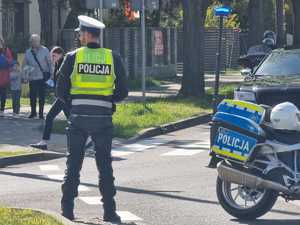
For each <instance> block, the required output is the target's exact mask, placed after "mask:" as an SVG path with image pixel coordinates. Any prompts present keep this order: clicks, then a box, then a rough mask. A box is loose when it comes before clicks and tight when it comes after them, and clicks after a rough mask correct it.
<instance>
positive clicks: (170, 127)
mask: <svg viewBox="0 0 300 225" xmlns="http://www.w3.org/2000/svg"><path fill="white" fill-rule="evenodd" d="M211 116H212V115H211V114H205V115H200V116H194V117H190V118H188V119H184V120H179V121H176V122H173V123H169V124H164V125H161V126H158V127H151V128H148V129H145V130H142V131H140V132H139V133H138V134H137V135H136V136H134V137H132V138H129V139H128V140H127V141H126V143H132V142H135V141H139V140H141V139H145V138H150V137H154V136H158V135H162V134H167V133H171V132H174V131H177V130H181V129H185V128H189V127H193V126H196V125H200V124H204V123H208V122H209V121H210V120H211Z"/></svg>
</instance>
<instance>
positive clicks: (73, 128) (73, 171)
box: [62, 114, 116, 213]
mask: <svg viewBox="0 0 300 225" xmlns="http://www.w3.org/2000/svg"><path fill="white" fill-rule="evenodd" d="M67 133H68V155H67V169H66V171H65V177H64V183H63V185H62V192H63V197H62V204H64V203H68V202H73V200H74V198H75V197H77V196H78V186H79V183H80V175H79V173H80V170H81V167H82V163H83V159H84V153H85V143H86V140H87V138H88V136H91V138H92V140H93V142H94V146H95V152H96V155H95V158H96V164H97V168H98V172H99V190H100V193H101V195H102V202H103V207H104V211H105V212H107V213H109V212H114V211H115V210H116V205H115V201H114V196H115V194H116V189H115V185H114V177H113V169H112V157H111V147H112V133H113V124H112V117H111V116H105V115H104V116H86V115H74V114H71V116H70V118H69V126H68V132H67Z"/></svg>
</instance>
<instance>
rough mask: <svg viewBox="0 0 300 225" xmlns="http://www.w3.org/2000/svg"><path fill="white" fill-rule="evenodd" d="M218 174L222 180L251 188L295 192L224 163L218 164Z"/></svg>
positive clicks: (286, 192)
mask: <svg viewBox="0 0 300 225" xmlns="http://www.w3.org/2000/svg"><path fill="white" fill-rule="evenodd" d="M217 171H218V174H219V176H220V178H221V179H222V180H225V181H228V182H231V183H235V184H239V185H244V186H246V187H249V188H253V189H255V188H262V189H272V190H275V191H278V192H282V193H285V194H295V193H293V192H292V191H291V190H290V189H289V188H287V187H285V186H283V185H281V184H279V183H276V182H273V181H269V180H265V179H263V178H260V177H258V176H255V175H252V174H249V173H245V172H242V171H239V170H237V169H234V168H231V167H229V166H226V165H224V164H222V163H221V164H220V165H219V166H218V169H217Z"/></svg>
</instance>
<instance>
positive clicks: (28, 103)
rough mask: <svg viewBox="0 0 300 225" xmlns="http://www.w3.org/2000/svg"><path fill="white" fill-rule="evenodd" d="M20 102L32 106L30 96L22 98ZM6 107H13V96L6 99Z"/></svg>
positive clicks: (22, 104)
mask: <svg viewBox="0 0 300 225" xmlns="http://www.w3.org/2000/svg"><path fill="white" fill-rule="evenodd" d="M20 104H21V106H30V100H29V98H21V101H20ZM6 107H7V108H12V99H11V98H8V99H7V100H6Z"/></svg>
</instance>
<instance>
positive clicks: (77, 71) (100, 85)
mask: <svg viewBox="0 0 300 225" xmlns="http://www.w3.org/2000/svg"><path fill="white" fill-rule="evenodd" d="M115 79H116V76H115V72H114V63H113V55H112V51H111V50H109V49H105V48H97V49H92V48H87V47H83V48H80V49H78V50H77V52H76V59H75V64H74V69H73V73H72V75H71V85H72V87H71V95H98V96H109V95H112V94H113V92H114V89H115Z"/></svg>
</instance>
